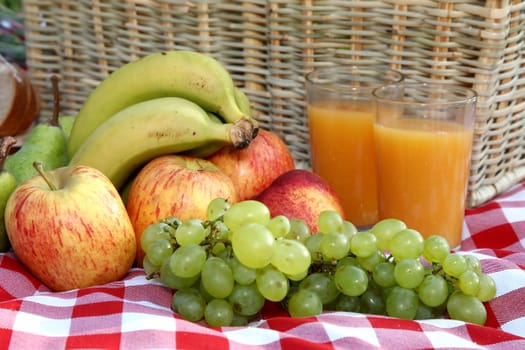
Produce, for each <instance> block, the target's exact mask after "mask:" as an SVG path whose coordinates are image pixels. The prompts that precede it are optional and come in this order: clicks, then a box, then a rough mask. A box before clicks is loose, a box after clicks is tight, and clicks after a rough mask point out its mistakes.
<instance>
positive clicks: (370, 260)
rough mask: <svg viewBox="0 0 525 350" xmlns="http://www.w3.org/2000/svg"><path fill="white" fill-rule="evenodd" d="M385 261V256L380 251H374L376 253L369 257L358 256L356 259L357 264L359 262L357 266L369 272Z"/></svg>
mask: <svg viewBox="0 0 525 350" xmlns="http://www.w3.org/2000/svg"><path fill="white" fill-rule="evenodd" d="M385 260H386V257H385V254H384V253H383V251H382V250H380V249H376V251H375V252H374V253H373V254H372V255H370V256H365V257H362V256H358V257H357V262H359V265H361V267H362V268H363V269H365V270H366V271H369V272H371V271H373V270H374V267H375V266H376V265H377V264H379V263H381V262H384V261H385Z"/></svg>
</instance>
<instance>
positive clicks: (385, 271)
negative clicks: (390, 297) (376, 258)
mask: <svg viewBox="0 0 525 350" xmlns="http://www.w3.org/2000/svg"><path fill="white" fill-rule="evenodd" d="M394 267H395V266H394V264H393V263H391V262H388V261H383V262H380V263H378V264H377V265H375V266H374V268H373V270H372V279H373V281H374V282H375V283H377V284H378V285H379V286H380V287H383V288H387V287H393V286H395V285H396V278H395V277H394Z"/></svg>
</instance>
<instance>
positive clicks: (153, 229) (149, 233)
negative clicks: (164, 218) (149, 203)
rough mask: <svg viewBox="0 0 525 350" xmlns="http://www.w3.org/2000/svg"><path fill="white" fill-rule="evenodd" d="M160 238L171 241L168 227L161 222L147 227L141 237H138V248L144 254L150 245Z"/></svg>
mask: <svg viewBox="0 0 525 350" xmlns="http://www.w3.org/2000/svg"><path fill="white" fill-rule="evenodd" d="M161 238H163V239H167V240H170V239H171V236H170V226H169V225H168V224H166V223H163V222H157V223H154V224H151V225H148V226H147V227H146V228H145V229H144V231H143V232H142V236H140V246H141V248H142V250H143V251H145V252H146V251H148V247H149V245H150V244H151V243H153V242H154V241H156V240H157V239H161Z"/></svg>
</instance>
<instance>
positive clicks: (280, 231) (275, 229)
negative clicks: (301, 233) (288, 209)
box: [266, 215, 291, 238]
mask: <svg viewBox="0 0 525 350" xmlns="http://www.w3.org/2000/svg"><path fill="white" fill-rule="evenodd" d="M266 227H268V229H269V230H270V231H271V232H272V234H273V236H274V237H275V238H280V237H285V236H286V235H287V234H288V232H290V227H291V225H290V220H289V219H288V218H287V217H286V216H284V215H277V216H274V217H273V218H271V219H270V221H269V222H268V224H267V225H266Z"/></svg>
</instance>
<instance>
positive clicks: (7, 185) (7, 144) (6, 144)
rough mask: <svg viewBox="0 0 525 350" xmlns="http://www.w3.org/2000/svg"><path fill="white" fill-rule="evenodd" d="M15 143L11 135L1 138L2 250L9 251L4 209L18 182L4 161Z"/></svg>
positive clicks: (0, 209) (0, 245)
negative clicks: (5, 168)
mask: <svg viewBox="0 0 525 350" xmlns="http://www.w3.org/2000/svg"><path fill="white" fill-rule="evenodd" d="M15 143H16V139H15V138H14V137H11V136H6V137H3V138H2V139H1V140H0V252H7V251H8V250H9V248H10V247H11V244H10V243H9V237H7V231H6V228H5V219H4V211H5V206H6V204H7V200H8V199H9V196H11V193H13V191H14V190H15V188H16V186H17V182H16V179H15V177H14V176H13V175H12V174H11V173H10V172H8V171H7V170H4V161H5V159H6V158H7V155H8V154H9V149H10V148H11V146H12V145H14V144H15Z"/></svg>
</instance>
